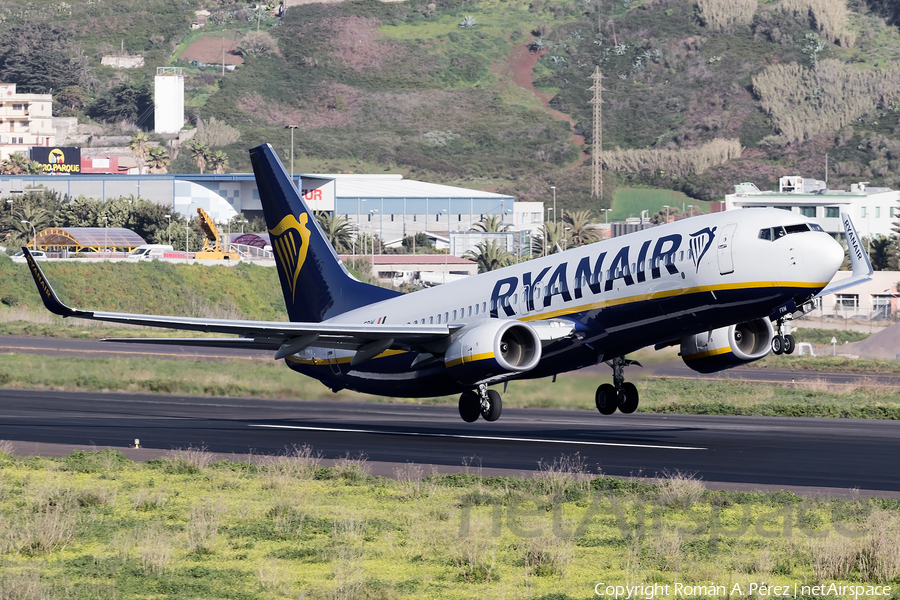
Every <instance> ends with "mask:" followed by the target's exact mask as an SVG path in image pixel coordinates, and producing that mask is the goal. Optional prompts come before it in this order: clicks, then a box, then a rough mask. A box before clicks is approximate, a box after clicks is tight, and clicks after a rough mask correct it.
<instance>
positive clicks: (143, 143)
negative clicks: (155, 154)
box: [129, 131, 150, 173]
mask: <svg viewBox="0 0 900 600" xmlns="http://www.w3.org/2000/svg"><path fill="white" fill-rule="evenodd" d="M149 141H150V137H149V136H148V135H147V134H146V133H144V132H143V131H138V132H137V133H135V134H134V135H133V136H131V143H130V144H129V146H131V152H132V154H134V160H135V161H137V165H138V173H143V172H144V159H145V158H147V143H148V142H149Z"/></svg>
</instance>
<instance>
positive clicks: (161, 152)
mask: <svg viewBox="0 0 900 600" xmlns="http://www.w3.org/2000/svg"><path fill="white" fill-rule="evenodd" d="M147 166H149V167H150V172H151V173H166V172H167V171H168V167H169V153H168V152H166V149H165V148H163V147H162V146H153V147H152V148H150V151H149V152H148V153H147Z"/></svg>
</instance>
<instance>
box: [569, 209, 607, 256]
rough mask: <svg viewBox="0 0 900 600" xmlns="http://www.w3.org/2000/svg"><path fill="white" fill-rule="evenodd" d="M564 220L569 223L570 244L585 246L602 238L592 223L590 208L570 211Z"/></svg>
mask: <svg viewBox="0 0 900 600" xmlns="http://www.w3.org/2000/svg"><path fill="white" fill-rule="evenodd" d="M563 220H564V221H565V222H566V223H568V224H569V232H568V238H569V243H568V246H571V247H575V246H584V245H586V244H590V243H592V242H596V241H597V240H598V239H599V238H600V235H599V232H598V231H597V229H596V228H595V227H594V225H593V224H591V211H589V210H577V211H575V212H571V211H569V212H567V213H566V214H565V216H564V217H563Z"/></svg>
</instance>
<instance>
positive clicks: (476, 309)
mask: <svg viewBox="0 0 900 600" xmlns="http://www.w3.org/2000/svg"><path fill="white" fill-rule="evenodd" d="M475 314H476V315H477V314H478V305H477V304H476V305H475Z"/></svg>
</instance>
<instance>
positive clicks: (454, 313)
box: [453, 309, 456, 321]
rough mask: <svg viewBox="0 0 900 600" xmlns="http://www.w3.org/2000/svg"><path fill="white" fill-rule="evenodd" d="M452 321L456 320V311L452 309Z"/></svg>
mask: <svg viewBox="0 0 900 600" xmlns="http://www.w3.org/2000/svg"><path fill="white" fill-rule="evenodd" d="M453 320H454V321H455V320H456V309H453Z"/></svg>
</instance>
